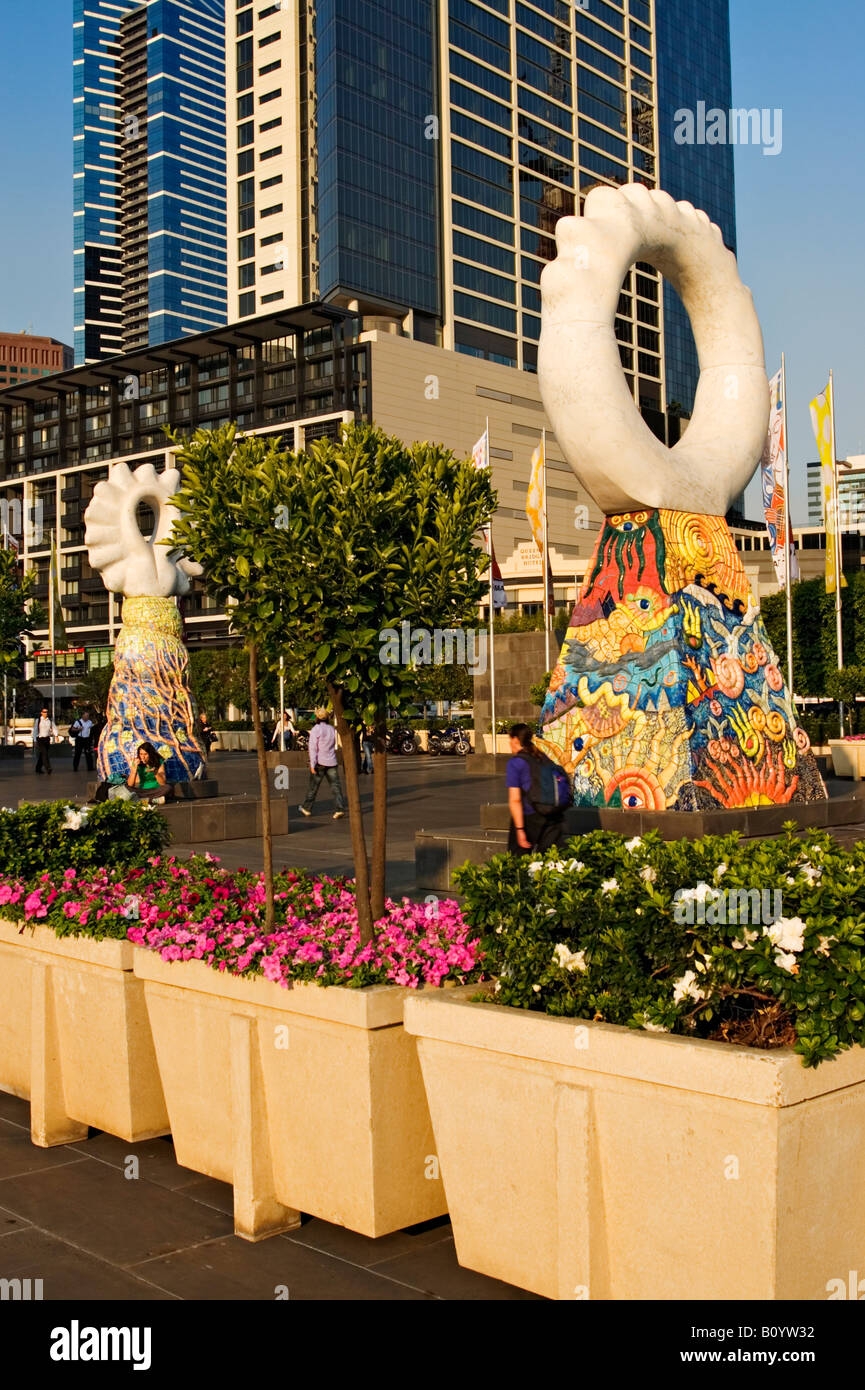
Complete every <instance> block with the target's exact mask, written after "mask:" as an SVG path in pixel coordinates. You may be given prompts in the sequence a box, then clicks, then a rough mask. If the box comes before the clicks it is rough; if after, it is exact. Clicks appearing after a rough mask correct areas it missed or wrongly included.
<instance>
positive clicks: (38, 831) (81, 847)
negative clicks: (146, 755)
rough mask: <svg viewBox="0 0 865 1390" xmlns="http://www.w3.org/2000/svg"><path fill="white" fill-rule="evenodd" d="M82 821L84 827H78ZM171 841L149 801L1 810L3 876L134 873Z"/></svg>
mask: <svg viewBox="0 0 865 1390" xmlns="http://www.w3.org/2000/svg"><path fill="white" fill-rule="evenodd" d="M79 817H83V823H82V824H80V826H78V828H73V827H75V824H76V821H77V820H78V818H79ZM170 838H171V836H170V832H169V829H168V824H167V822H166V820H165V818H164V817H163V816H161V815H160V814H159V812H158V811H157V810H156V809H155V808H153V807H152V806H150V805H149V804H148V803H146V802H142V801H105V802H102V803H100V804H99V805H98V806H81V807H79V806H72V805H70V803H69V802H68V801H39V802H34V803H33V804H31V805H28V806H22V807H21V808H20V809H19V810H17V811H11V810H7V809H4V810H0V873H3V874H6V875H8V876H9V877H15V878H20V879H29V878H33V877H34V876H35V875H36V874H39V873H43V872H46V871H47V872H49V873H57V872H61V873H62V871H63V870H64V869H83V868H92V867H110V866H114V865H118V866H121V865H122V866H124V867H127V868H132V867H134V866H136V865H139V864H143V863H145V861H146V860H147V859H148V857H149V856H151V855H154V854H161V852H162V850H163V849H164V847H165V846H166V845H167V844H168V841H169V839H170Z"/></svg>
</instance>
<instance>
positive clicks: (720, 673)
mask: <svg viewBox="0 0 865 1390" xmlns="http://www.w3.org/2000/svg"><path fill="white" fill-rule="evenodd" d="M556 238H557V244H558V256H557V259H556V260H555V261H553V262H552V263H551V264H550V265H549V266H548V267H547V268H546V269H545V270H544V272H543V275H542V277H541V291H542V295H543V317H542V329H541V340H540V348H539V354H538V374H539V378H540V386H541V394H542V396H543V400H544V404H545V407H546V410H547V413H548V415H549V417H550V420H551V421H552V424H553V428H554V430H555V433H556V438H557V439H558V442H559V445H560V447H561V448H562V450H563V451H564V454H565V457H566V459H567V460H568V462H569V463H570V465H571V467H572V468H573V470H574V472H575V473H576V474H577V475H578V477H580V479H581V480H582V482H583V484H584V486H585V487H586V489H587V490H588V491H589V492H590V493H591V495H592V496H593V497H594V498H595V500H596V502H597V503H598V505H599V506H600V507H601V509H602V510H603V511H604V512H605V514H606V516H605V521H604V524H603V528H602V530H601V534H600V536H599V538H598V543H597V547H596V549H595V554H594V558H593V561H592V564H591V566H590V568H589V571H588V573H587V577H586V582H585V585H584V587H583V590H582V592H581V593H580V595H579V598H578V601H577V605H576V608H575V609H574V613H573V616H572V618H571V623H570V627H569V628H568V632H567V635H566V638H565V642H564V646H563V647H562V652H561V656H560V659H559V663H558V665H557V667H556V669H555V671H554V672H553V675H552V679H551V682H550V687H549V690H548V692H547V697H546V701H545V703H544V707H543V710H542V713H541V719H540V726H539V734H538V739H537V741H538V743H539V744H540V746H541V747H543V749H544V750H545V752H547V753H548V754H549V755H550V756H551V757H552V758H554V759H555V760H556V761H557V762H558V763H560V764H561V765H562V766H563V767H565V768H566V769H567V770H568V772H569V773H571V774H572V776H573V781H574V800H575V802H576V804H577V805H581V806H600V807H603V806H611V807H623V808H632V809H646V810H657V811H663V810H678V811H692V810H710V809H719V808H737V807H752V806H762V805H771V804H775V803H790V802H802V801H814V800H818V799H822V798H824V797H825V795H826V792H825V788H824V787H823V783H822V780H821V778H820V775H819V772H818V770H817V766H816V763H815V761H814V757H813V755H812V754H811V751H810V743H809V740H808V736H807V734H806V733H805V731H804V730H803V729H802V728H800V727H799V725H798V723H797V719H796V712H795V708H794V706H793V702H792V698H791V695H790V693H789V692H788V691H787V689H786V686H785V682H784V678H783V675H782V673H781V668H780V665H779V662H778V660H777V658H776V656H775V653H774V652H773V651H772V648H771V646H770V643H769V640H768V637H767V634H766V630H765V627H764V625H763V622H762V619H761V618H760V612H759V608H758V607H757V605H756V603H755V602H754V598H753V596H752V594H751V592H750V588H749V585H748V580H747V577H746V575H745V572H744V569H743V567H742V562H741V560H740V558H739V555H738V552H737V551H736V548H735V545H734V543H733V539H732V536H731V535H730V532H729V529H728V527H727V523H726V520H725V516H726V512H727V510H728V508H729V506H730V504H731V502H732V501H733V499H734V498H735V497H737V496H738V495H739V493H741V491H742V489H743V488H744V487H745V485H746V483H747V482H748V481H749V479H750V477H751V476H752V474H753V472H754V470H755V468H756V466H757V464H758V462H759V459H760V456H761V454H762V450H763V445H764V442H765V437H766V431H767V428H768V418H769V387H768V381H767V378H766V370H765V366H764V360H763V341H762V334H761V331H760V325H759V322H758V320H757V315H756V312H755V310H754V305H753V301H752V298H751V293H750V291H749V290H748V289H746V287H745V286H744V285H743V284H742V282H741V280H740V278H739V273H738V269H737V266H736V260H735V257H734V256H733V254H732V253H731V252H730V251H728V250H727V249H726V247H725V246H724V243H723V239H722V236H721V232H720V229H719V228H718V227H716V226H715V225H714V224H713V223H712V222H710V221H709V218H708V217H707V216H706V214H705V213H704V212H700V211H698V210H697V209H695V208H694V207H692V206H691V204H690V203H676V202H674V200H673V199H672V198H671V197H670V196H669V194H666V193H661V192H658V191H655V190H650V189H648V188H645V187H644V186H642V185H637V184H632V185H628V186H626V187H623V188H617V189H614V188H598V189H595V190H593V191H592V192H591V193H590V194H589V196H588V198H587V199H586V204H585V210H584V214H583V216H581V217H565V218H562V219H561V221H560V222H559V223H558V225H557V228H556ZM636 261H645V262H648V263H650V264H651V265H653V266H655V267H656V268H657V269H658V270H659V271H660V272H661V273H662V274H663V275H664V276H665V277H666V278H667V279H668V280H669V281H670V283H671V284H672V285H673V286H674V287H675V289H676V290H677V291H678V293H679V295H680V296H681V298H682V301H683V303H684V305H685V308H686V309H687V310H688V313H689V315H690V319H691V325H692V327H693V331H694V338H695V340H696V344H697V350H698V353H699V359H700V381H699V386H698V389H697V395H696V400H695V405H694V415H693V418H692V420H691V421H690V423H689V425H688V427H687V430H686V432H685V434H684V436H683V437H682V439H681V440H680V442H679V443H678V444H677V445H676V446H675V447H674V448H673V449H668V448H666V447H665V445H663V444H662V443H661V442H660V441H659V440H658V439H657V438H656V437H655V436H654V435H653V434H652V433H651V431H650V430H649V428H648V426H647V425H646V424H645V422H644V421H643V420H642V418H641V416H640V415H639V413H638V411H637V408H636V406H635V404H634V400H633V397H632V396H631V393H630V390H629V388H628V385H627V383H626V381H625V377H624V373H623V371H622V366H621V362H620V358H619V351H618V347H617V344H616V338H615V332H614V319H615V314H616V305H617V303H618V298H619V294H620V291H621V286H622V283H623V281H624V279H625V277H626V275H627V273H628V270H629V269H630V267H631V266H632V265H633V264H634V263H635V262H636Z"/></svg>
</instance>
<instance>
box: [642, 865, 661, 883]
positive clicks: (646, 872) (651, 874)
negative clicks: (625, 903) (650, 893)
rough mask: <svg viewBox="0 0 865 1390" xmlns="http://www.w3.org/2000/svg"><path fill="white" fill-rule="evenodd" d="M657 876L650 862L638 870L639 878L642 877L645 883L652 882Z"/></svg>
mask: <svg viewBox="0 0 865 1390" xmlns="http://www.w3.org/2000/svg"><path fill="white" fill-rule="evenodd" d="M657 877H658V875H657V873H656V871H655V870H654V869H653V868H652V866H651V864H646V865H645V866H644V867H643V868H642V869H641V870H640V878H641V879H643V881H644V882H645V883H654V882H655V880H656V878H657Z"/></svg>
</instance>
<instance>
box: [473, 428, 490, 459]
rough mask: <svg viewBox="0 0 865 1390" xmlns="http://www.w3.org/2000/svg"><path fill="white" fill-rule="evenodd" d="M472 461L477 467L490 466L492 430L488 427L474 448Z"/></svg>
mask: <svg viewBox="0 0 865 1390" xmlns="http://www.w3.org/2000/svg"><path fill="white" fill-rule="evenodd" d="M472 463H473V464H474V466H475V468H489V466H490V432H489V430H488V429H487V430H484V432H483V434H482V435H481V437H480V439H479V440H478V442H477V444H476V445H475V447H474V448H473V449H472Z"/></svg>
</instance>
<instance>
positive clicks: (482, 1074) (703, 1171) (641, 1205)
mask: <svg viewBox="0 0 865 1390" xmlns="http://www.w3.org/2000/svg"><path fill="white" fill-rule="evenodd" d="M472 993H474V994H475V995H476V991H472V990H470V989H462V990H455V991H449V992H448V993H447V994H442V995H435V996H433V995H432V994H430V995H421V996H417V997H415V998H412V999H410V1000H408V1001H407V1003H406V1008H405V1026H406V1029H407V1031H408V1032H410V1033H413V1034H414V1035H415V1036H416V1037H417V1039H418V1051H419V1054H420V1059H421V1066H422V1068H423V1075H424V1084H425V1086H426V1091H427V1097H428V1099H429V1104H430V1112H431V1114H432V1119H433V1128H434V1130H435V1137H436V1150H437V1153H438V1155H439V1160H440V1163H441V1171H442V1177H443V1180H444V1184H445V1191H446V1194H447V1202H448V1210H449V1212H450V1217H451V1221H452V1222H453V1228H454V1238H455V1241H456V1249H457V1256H458V1258H459V1261H460V1264H462V1265H465V1266H467V1267H468V1268H469V1269H474V1270H478V1271H479V1272H481V1273H483V1274H487V1275H491V1276H493V1277H494V1278H497V1279H503V1280H506V1281H507V1282H508V1283H511V1284H516V1285H517V1286H519V1287H520V1288H524V1289H529V1290H531V1291H532V1292H534V1293H539V1294H543V1295H545V1296H547V1297H549V1298H556V1299H585V1298H591V1299H595V1300H605V1299H623V1300H632V1299H675V1300H681V1299H725V1300H752V1299H799V1300H801V1299H806V1300H821V1299H826V1298H827V1297H828V1293H827V1285H828V1282H829V1281H830V1280H832V1279H836V1278H838V1279H846V1278H847V1276H848V1272H849V1271H850V1270H851V1269H857V1268H861V1262H862V1250H863V1248H865V1205H863V1203H862V1200H861V1190H862V1183H863V1180H865V1050H863V1049H861V1048H854V1049H852V1050H851V1051H849V1052H845V1053H842V1054H841V1055H840V1056H839V1057H837V1058H836V1059H835V1060H834V1061H831V1062H825V1063H823V1065H822V1066H820V1067H818V1068H816V1069H807V1070H806V1069H805V1068H804V1067H803V1066H802V1064H801V1061H800V1059H799V1057H798V1056H797V1055H796V1054H795V1053H793V1052H792V1051H791V1050H788V1049H783V1050H779V1051H771V1052H770V1051H766V1052H760V1051H755V1050H752V1049H750V1048H744V1047H734V1046H730V1045H728V1044H726V1043H715V1042H704V1041H691V1040H689V1039H686V1038H680V1037H666V1036H664V1035H662V1034H653V1033H641V1032H635V1031H632V1030H631V1029H627V1028H618V1027H612V1026H610V1025H607V1024H598V1023H583V1022H581V1021H580V1020H576V1019H561V1018H550V1017H547V1016H545V1015H544V1014H533V1013H526V1012H524V1011H523V1010H520V1009H508V1008H502V1007H498V1006H495V1005H489V1004H482V1003H471V1002H470V996H471V994H472Z"/></svg>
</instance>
